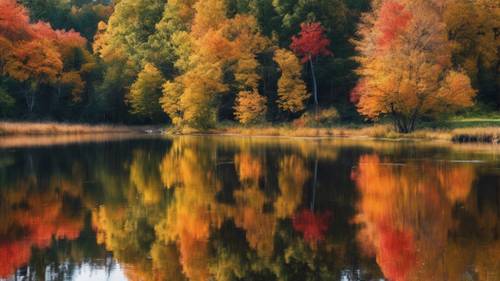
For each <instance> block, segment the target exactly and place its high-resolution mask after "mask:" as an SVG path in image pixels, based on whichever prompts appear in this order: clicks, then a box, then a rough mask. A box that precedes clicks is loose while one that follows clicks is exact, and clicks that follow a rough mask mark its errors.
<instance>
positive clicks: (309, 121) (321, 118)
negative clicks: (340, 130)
mask: <svg viewBox="0 0 500 281" xmlns="http://www.w3.org/2000/svg"><path fill="white" fill-rule="evenodd" d="M339 117H340V116H339V113H338V111H337V109H335V108H334V107H330V108H323V109H319V111H318V114H317V116H316V114H315V112H314V111H307V112H305V113H304V114H302V116H301V117H299V118H298V119H296V120H295V121H293V125H294V126H295V127H322V126H332V125H334V124H335V122H337V121H338V120H339Z"/></svg>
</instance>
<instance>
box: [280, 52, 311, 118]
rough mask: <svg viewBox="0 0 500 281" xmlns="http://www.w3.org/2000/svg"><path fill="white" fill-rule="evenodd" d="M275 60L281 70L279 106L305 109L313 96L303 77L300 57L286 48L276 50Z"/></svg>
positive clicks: (298, 110)
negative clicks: (308, 100)
mask: <svg viewBox="0 0 500 281" xmlns="http://www.w3.org/2000/svg"><path fill="white" fill-rule="evenodd" d="M274 61H275V62H276V63H277V64H278V66H279V68H280V70H281V77H280V79H279V80H278V101H277V102H278V107H279V108H280V109H281V110H284V111H289V112H291V113H297V112H300V111H302V110H304V109H305V102H306V101H307V99H308V98H309V97H310V96H311V95H310V94H309V93H308V92H307V88H306V84H305V83H304V81H303V80H302V78H301V69H302V66H301V65H300V62H299V59H298V58H297V57H296V56H295V55H294V54H293V53H292V52H291V51H288V50H285V49H279V50H276V52H275V54H274Z"/></svg>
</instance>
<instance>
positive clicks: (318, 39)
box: [290, 22, 333, 113]
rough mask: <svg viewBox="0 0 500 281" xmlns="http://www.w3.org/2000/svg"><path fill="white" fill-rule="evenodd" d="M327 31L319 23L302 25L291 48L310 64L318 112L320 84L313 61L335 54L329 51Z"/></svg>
mask: <svg viewBox="0 0 500 281" xmlns="http://www.w3.org/2000/svg"><path fill="white" fill-rule="evenodd" d="M324 33H325V30H324V29H323V27H322V26H321V24H320V23H319V22H313V23H302V24H301V25H300V33H299V36H293V37H292V44H291V45H290V48H291V49H292V50H293V51H294V52H295V53H296V54H297V55H298V56H299V57H301V60H302V63H307V62H309V65H310V66H311V73H312V78H313V87H314V91H313V92H314V108H315V111H316V113H317V112H318V84H317V82H316V74H315V72H314V63H313V59H314V58H316V57H318V56H320V55H323V56H330V55H333V53H332V52H331V51H330V50H329V49H328V46H329V45H330V40H329V39H328V38H326V36H325V34H324Z"/></svg>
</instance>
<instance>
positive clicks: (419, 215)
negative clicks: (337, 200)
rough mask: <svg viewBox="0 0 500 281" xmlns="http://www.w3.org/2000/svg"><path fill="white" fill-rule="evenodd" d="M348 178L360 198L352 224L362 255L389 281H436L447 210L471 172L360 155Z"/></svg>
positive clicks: (466, 190)
mask: <svg viewBox="0 0 500 281" xmlns="http://www.w3.org/2000/svg"><path fill="white" fill-rule="evenodd" d="M422 175H426V176H425V177H422ZM457 175H460V176H457ZM352 178H353V180H354V182H355V183H356V185H357V188H358V190H359V191H360V194H361V198H360V200H359V202H358V204H357V210H358V213H357V215H356V217H355V219H354V222H355V223H358V224H359V225H360V226H361V229H360V231H359V233H358V243H359V244H360V246H361V248H362V249H363V251H364V252H365V254H367V255H369V256H375V257H376V260H377V263H378V264H379V266H380V268H381V270H382V272H383V273H384V275H385V276H386V277H387V278H388V279H389V280H394V281H406V280H433V279H436V278H437V279H439V278H440V275H439V274H438V273H437V272H436V270H435V269H434V268H433V265H434V264H436V263H438V261H440V260H441V258H442V256H441V255H442V252H443V247H445V244H446V239H448V230H449V229H452V228H453V227H454V222H453V218H452V212H453V206H454V205H455V203H457V202H464V201H465V200H466V199H467V197H468V196H470V192H471V188H472V183H473V181H474V179H475V171H474V169H473V167H471V166H467V165H458V164H455V165H454V164H449V163H446V164H435V163H418V162H416V163H413V162H409V163H398V164H396V163H391V162H390V160H389V159H383V158H381V157H379V156H377V155H364V156H361V157H360V159H359V163H358V167H357V168H356V169H355V171H354V173H353V175H352Z"/></svg>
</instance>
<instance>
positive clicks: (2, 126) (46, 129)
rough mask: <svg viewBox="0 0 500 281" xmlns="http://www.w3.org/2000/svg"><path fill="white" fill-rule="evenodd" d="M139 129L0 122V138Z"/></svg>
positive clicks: (122, 131)
mask: <svg viewBox="0 0 500 281" xmlns="http://www.w3.org/2000/svg"><path fill="white" fill-rule="evenodd" d="M139 130H140V128H139V127H127V126H111V125H88V124H64V123H48V122H46V123H27V122H0V136H10V135H16V136H18V135H31V136H34V135H37V136H40V135H83V134H105V133H131V132H134V131H135V132H137V131H139Z"/></svg>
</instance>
